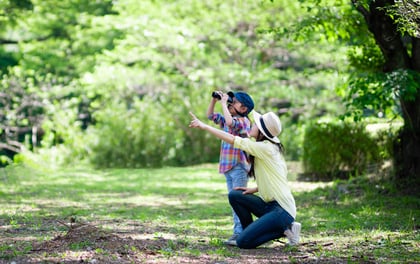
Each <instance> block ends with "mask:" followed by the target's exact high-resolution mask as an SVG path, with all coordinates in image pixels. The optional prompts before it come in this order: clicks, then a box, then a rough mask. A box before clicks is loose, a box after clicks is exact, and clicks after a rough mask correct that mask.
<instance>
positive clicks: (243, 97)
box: [228, 92, 254, 114]
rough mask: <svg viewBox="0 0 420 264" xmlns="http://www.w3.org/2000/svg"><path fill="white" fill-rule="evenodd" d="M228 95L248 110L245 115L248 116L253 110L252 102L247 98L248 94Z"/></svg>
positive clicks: (229, 93)
mask: <svg viewBox="0 0 420 264" xmlns="http://www.w3.org/2000/svg"><path fill="white" fill-rule="evenodd" d="M228 95H229V96H230V97H235V98H236V100H238V101H239V102H241V104H243V105H244V106H246V107H247V108H248V110H247V111H246V114H249V113H250V112H251V111H252V110H253V109H254V101H252V98H251V96H249V94H247V93H245V92H235V93H234V92H228Z"/></svg>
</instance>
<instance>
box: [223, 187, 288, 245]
mask: <svg viewBox="0 0 420 264" xmlns="http://www.w3.org/2000/svg"><path fill="white" fill-rule="evenodd" d="M242 192H243V191H240V190H239V191H237V190H233V191H231V192H230V193H229V202H230V205H231V206H232V208H233V210H235V212H236V214H237V215H238V217H239V219H240V220H241V223H242V227H243V229H244V230H243V232H242V233H241V234H240V235H239V237H238V238H237V239H236V243H237V245H238V247H240V248H256V247H258V246H259V245H262V244H264V243H265V242H267V241H270V240H273V239H277V238H280V237H284V231H285V230H286V229H287V228H288V227H289V226H290V225H291V224H292V222H293V221H294V219H293V217H292V216H291V215H290V214H289V213H288V212H286V211H285V210H284V209H283V208H282V207H281V206H280V205H279V204H278V203H277V202H276V201H273V202H269V203H266V202H264V200H263V199H261V198H260V197H259V196H256V195H253V194H242ZM252 215H255V216H257V217H258V219H257V220H255V221H253V218H252Z"/></svg>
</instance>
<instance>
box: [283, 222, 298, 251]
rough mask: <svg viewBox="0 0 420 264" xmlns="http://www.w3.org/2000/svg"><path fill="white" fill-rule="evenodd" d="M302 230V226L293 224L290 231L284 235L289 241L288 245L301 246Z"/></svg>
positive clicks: (296, 223)
mask: <svg viewBox="0 0 420 264" xmlns="http://www.w3.org/2000/svg"><path fill="white" fill-rule="evenodd" d="M301 228H302V225H301V224H300V223H298V222H293V223H292V225H291V227H290V229H287V230H286V231H284V234H285V235H286V237H287V239H288V240H289V243H287V244H289V245H291V246H296V245H297V244H299V238H300V230H301Z"/></svg>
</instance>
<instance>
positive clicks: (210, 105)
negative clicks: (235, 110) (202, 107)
mask: <svg viewBox="0 0 420 264" xmlns="http://www.w3.org/2000/svg"><path fill="white" fill-rule="evenodd" d="M216 102H217V99H216V98H214V97H212V98H211V101H210V104H209V107H208V108H207V117H209V116H211V115H212V114H213V113H214V105H215V104H216Z"/></svg>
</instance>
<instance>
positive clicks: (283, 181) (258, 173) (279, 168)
mask: <svg viewBox="0 0 420 264" xmlns="http://www.w3.org/2000/svg"><path fill="white" fill-rule="evenodd" d="M234 146H235V148H239V149H242V150H244V151H246V152H247V153H248V154H250V155H252V156H254V157H255V160H254V172H255V178H256V182H257V186H258V192H259V195H260V197H261V198H262V199H263V200H264V201H265V202H271V201H274V200H276V201H277V202H278V203H279V204H280V206H281V207H282V208H283V209H284V210H286V211H287V212H288V213H289V214H290V215H291V216H292V217H293V218H296V204H295V199H294V198H293V195H292V192H291V190H290V187H289V184H288V181H287V166H286V162H285V160H284V157H283V155H282V154H281V153H280V151H279V148H278V146H277V145H275V144H273V143H271V142H270V141H268V140H265V141H258V142H257V141H255V140H251V139H249V138H241V137H237V136H236V137H235V142H234Z"/></svg>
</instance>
